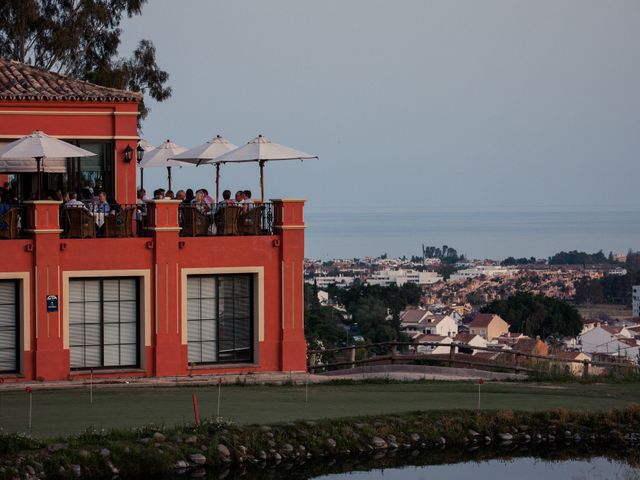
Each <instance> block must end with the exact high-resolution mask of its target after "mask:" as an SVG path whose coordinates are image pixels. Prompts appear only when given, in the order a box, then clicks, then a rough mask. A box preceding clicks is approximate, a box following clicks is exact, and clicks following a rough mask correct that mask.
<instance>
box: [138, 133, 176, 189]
mask: <svg viewBox="0 0 640 480" xmlns="http://www.w3.org/2000/svg"><path fill="white" fill-rule="evenodd" d="M186 150H187V149H186V148H184V147H181V146H179V145H176V144H175V143H173V142H172V141H171V140H167V141H166V142H162V144H160V145H158V146H157V147H156V148H154V149H153V150H149V151H148V152H146V153H145V154H144V158H143V159H142V161H141V162H140V168H154V167H167V182H168V184H169V190H171V167H181V166H183V165H184V164H183V163H180V162H176V161H175V160H170V159H171V158H173V157H175V156H176V155H178V154H180V153H182V152H186Z"/></svg>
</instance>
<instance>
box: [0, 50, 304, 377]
mask: <svg viewBox="0 0 640 480" xmlns="http://www.w3.org/2000/svg"><path fill="white" fill-rule="evenodd" d="M140 99H141V96H140V95H139V94H136V93H132V92H128V91H122V90H115V89H110V88H104V87H100V86H96V85H92V84H89V83H86V82H81V81H76V80H71V79H68V78H65V77H62V76H59V75H56V74H53V73H49V72H45V71H41V70H38V69H35V68H32V67H30V66H27V65H24V64H21V63H16V62H9V61H5V60H0V142H9V141H12V140H15V139H17V138H20V137H22V136H25V135H27V134H30V133H32V132H33V131H34V130H42V131H44V132H45V133H47V134H48V135H51V136H54V137H57V138H59V139H64V140H66V141H68V142H71V143H74V144H76V145H79V146H80V147H82V148H84V149H88V150H91V151H93V152H95V153H97V155H96V156H95V157H89V158H88V159H67V160H63V169H62V170H63V171H62V172H60V173H47V174H45V175H44V177H45V179H44V185H45V188H46V189H51V190H62V191H76V192H78V194H79V195H80V194H81V193H82V192H83V191H85V190H88V189H93V190H97V189H98V188H102V189H104V190H106V191H107V194H108V195H109V196H110V198H112V199H113V201H114V202H115V203H117V204H118V205H119V206H118V210H117V212H111V213H112V214H113V219H119V218H122V219H123V221H122V222H120V223H118V222H117V221H115V220H114V221H115V223H114V225H116V227H117V228H114V229H113V230H107V231H106V234H105V233H104V232H103V233H102V234H99V233H96V232H95V230H96V227H94V226H93V225H92V224H91V222H92V221H93V220H90V221H89V223H88V224H82V226H81V227H82V228H80V229H74V228H75V227H74V224H73V221H74V220H72V219H71V215H69V214H68V213H67V212H65V209H64V208H63V206H61V202H58V201H50V200H49V201H46V200H43V201H25V202H23V203H21V204H20V205H19V206H16V211H18V212H19V231H18V234H17V236H16V235H13V237H16V238H8V239H0V378H3V379H4V380H5V381H19V380H31V379H47V380H60V379H73V378H82V377H83V376H86V375H89V373H90V372H91V371H93V372H94V373H93V374H94V376H105V377H109V376H111V377H125V376H129V377H131V376H163V375H172V376H173V375H188V374H204V373H214V372H215V373H227V372H229V373H231V372H234V373H240V372H264V371H303V370H305V369H306V343H305V340H304V320H303V258H304V228H305V225H304V201H303V200H272V201H270V202H264V203H262V205H261V206H260V207H259V210H256V211H259V212H260V214H259V216H255V217H253V220H254V223H253V224H252V225H250V226H251V227H252V228H251V229H250V230H251V231H250V232H248V233H247V232H246V231H243V230H241V229H240V230H238V229H236V228H235V226H234V228H225V229H224V232H225V233H231V234H230V235H212V234H206V233H207V230H206V229H205V234H202V236H192V235H195V233H194V232H193V231H192V232H191V233H189V236H187V235H185V229H184V222H185V221H186V220H185V218H187V215H186V214H185V211H184V210H182V209H181V207H180V202H178V201H173V200H158V201H149V202H148V203H147V204H146V205H144V206H143V207H140V206H138V207H135V203H136V184H137V180H136V162H135V149H136V145H137V141H138V133H137V118H138V103H139V101H140ZM129 147H130V148H131V149H133V151H134V156H133V159H132V158H131V156H130V155H127V154H126V151H127V150H129V152H130V149H129ZM0 177H1V178H0V180H2V183H4V182H5V181H8V180H12V181H13V183H14V188H15V190H17V191H19V192H20V195H21V196H22V197H23V198H28V196H29V194H30V193H32V192H34V186H35V185H36V182H35V180H34V177H35V175H34V174H29V173H22V174H19V175H17V176H8V175H4V176H3V175H0ZM199 186H201V185H198V187H199ZM129 205H131V207H128V206H129ZM134 208H138V210H135V212H136V217H126V216H124V214H123V213H121V212H128V211H134V210H133V209H134ZM141 208H143V209H144V213H143V214H142V213H140V209H141ZM82 215H85V214H84V213H83V214H82ZM139 215H144V218H143V220H141V218H140V217H139ZM85 216H86V215H85ZM83 218H84V217H83ZM87 218H93V217H87ZM96 218H97V217H96ZM225 218H226V217H225ZM108 220H112V218H111V217H109V218H108ZM136 220H137V221H136ZM201 220H202V219H201ZM204 220H207V219H204ZM207 221H208V220H207ZM225 221H226V220H225ZM85 223H86V222H85ZM105 225H110V222H109V221H107V222H106V223H105ZM234 225H235V224H234ZM86 227H91V228H88V229H87V228H86ZM2 228H3V226H2V224H1V223H0V229H2ZM99 228H103V227H99ZM78 232H80V233H79V234H78ZM0 233H3V232H1V231H0ZM4 233H5V237H6V236H9V237H11V235H6V233H7V227H6V225H5V226H4ZM200 233H202V232H200ZM208 233H211V232H210V231H209V232H208ZM239 233H247V234H244V235H242V234H239ZM199 235H200V234H199ZM78 237H80V238H78Z"/></svg>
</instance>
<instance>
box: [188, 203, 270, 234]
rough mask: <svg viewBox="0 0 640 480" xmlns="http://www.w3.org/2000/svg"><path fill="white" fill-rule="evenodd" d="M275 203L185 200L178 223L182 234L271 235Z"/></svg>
mask: <svg viewBox="0 0 640 480" xmlns="http://www.w3.org/2000/svg"><path fill="white" fill-rule="evenodd" d="M273 218H274V217H273V204H272V203H261V204H255V205H245V206H241V205H223V204H218V205H216V204H206V203H201V204H185V205H181V206H180V210H179V223H180V227H181V228H182V230H181V232H180V235H181V236H183V237H204V236H231V235H272V234H273Z"/></svg>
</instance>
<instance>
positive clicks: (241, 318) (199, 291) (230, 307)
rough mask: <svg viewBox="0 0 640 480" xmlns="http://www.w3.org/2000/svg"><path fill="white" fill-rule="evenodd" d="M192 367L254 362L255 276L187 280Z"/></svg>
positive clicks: (198, 276) (188, 330) (195, 276)
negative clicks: (207, 364) (209, 364)
mask: <svg viewBox="0 0 640 480" xmlns="http://www.w3.org/2000/svg"><path fill="white" fill-rule="evenodd" d="M187 339H188V350H189V363H192V364H206V363H229V362H251V361H253V276H252V275H250V274H243V275H191V276H189V277H188V278H187Z"/></svg>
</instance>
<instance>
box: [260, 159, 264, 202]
mask: <svg viewBox="0 0 640 480" xmlns="http://www.w3.org/2000/svg"><path fill="white" fill-rule="evenodd" d="M260 196H261V198H262V202H263V203H264V161H263V160H261V161H260Z"/></svg>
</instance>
